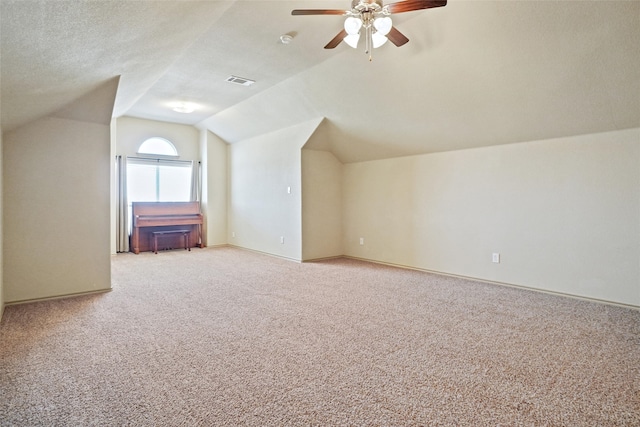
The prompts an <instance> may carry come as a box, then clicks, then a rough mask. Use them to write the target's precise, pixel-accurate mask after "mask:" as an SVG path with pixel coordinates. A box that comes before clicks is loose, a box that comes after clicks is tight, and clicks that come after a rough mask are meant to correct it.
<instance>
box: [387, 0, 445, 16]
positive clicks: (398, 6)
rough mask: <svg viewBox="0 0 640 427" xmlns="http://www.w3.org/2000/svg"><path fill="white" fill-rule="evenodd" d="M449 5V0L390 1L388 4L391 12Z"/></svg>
mask: <svg viewBox="0 0 640 427" xmlns="http://www.w3.org/2000/svg"><path fill="white" fill-rule="evenodd" d="M446 5H447V0H406V1H399V2H396V3H390V4H388V5H387V6H386V8H387V10H388V11H389V12H390V13H402V12H411V11H413V10H420V9H431V8H432V7H442V6H446Z"/></svg>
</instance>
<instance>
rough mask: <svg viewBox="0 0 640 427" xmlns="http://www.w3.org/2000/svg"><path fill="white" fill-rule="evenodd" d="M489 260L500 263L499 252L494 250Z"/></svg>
mask: <svg viewBox="0 0 640 427" xmlns="http://www.w3.org/2000/svg"><path fill="white" fill-rule="evenodd" d="M491 260H492V261H493V262H495V263H496V264H500V254H499V253H497V252H494V253H493V256H492V258H491Z"/></svg>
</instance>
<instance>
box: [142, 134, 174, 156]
mask: <svg viewBox="0 0 640 427" xmlns="http://www.w3.org/2000/svg"><path fill="white" fill-rule="evenodd" d="M138 154H155V155H160V156H172V157H178V150H176V147H175V146H174V145H173V144H172V143H171V141H169V140H168V139H164V138H160V137H159V136H154V137H153V138H149V139H147V140H145V141H144V142H143V143H142V144H140V148H138Z"/></svg>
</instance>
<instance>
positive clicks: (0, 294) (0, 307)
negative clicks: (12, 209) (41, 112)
mask: <svg viewBox="0 0 640 427" xmlns="http://www.w3.org/2000/svg"><path fill="white" fill-rule="evenodd" d="M2 151H3V150H2V128H1V127H0V322H1V321H2V314H3V313H4V291H3V289H4V284H3V280H2V277H3V276H4V268H3V264H2V258H3V256H2V253H3V244H2V241H3V239H4V237H3V223H4V221H3V220H2V217H3V216H4V215H3V212H4V211H3V210H2V207H3V204H2V200H3V199H4V197H3V193H4V191H3V187H2V175H3V169H2Z"/></svg>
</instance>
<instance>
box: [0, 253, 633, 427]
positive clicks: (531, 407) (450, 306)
mask: <svg viewBox="0 0 640 427" xmlns="http://www.w3.org/2000/svg"><path fill="white" fill-rule="evenodd" d="M112 271H113V275H112V281H113V291H112V292H109V293H106V294H99V295H93V296H84V297H77V298H71V299H65V300H55V301H45V302H39V303H32V304H24V305H16V306H8V307H7V308H6V310H5V315H4V318H3V320H2V324H1V325H0V425H2V426H13V425H16V426H23V425H25V426H27V425H28V426H37V425H46V426H84V425H97V426H115V425H135V426H160V425H171V426H180V425H184V426H208V425H212V426H218V425H220V426H222V425H229V426H239V425H247V426H298V425H299V426H419V425H424V426H427V425H428V426H453V425H458V426H499V425H500V426H638V425H640V312H639V311H637V310H633V309H628V308H623V307H617V306H613V305H606V304H600V303H594V302H588V301H582V300H577V299H572V298H566V297H560V296H555V295H548V294H544V293H538V292H532V291H526V290H522V289H515V288H509V287H504V286H498V285H492V284H484V283H480V282H475V281H469V280H461V279H457V278H452V277H446V276H440V275H434V274H428V273H424V272H418V271H411V270H402V269H398V268H393V267H388V266H382V265H376V264H371V263H366V262H361V261H356V260H349V259H336V260H328V261H323V262H314V263H296V262H292V261H287V260H283V259H278V258H274V257H269V256H266V255H262V254H257V253H253V252H249V251H245V250H241V249H237V248H228V247H227V248H208V249H194V250H192V251H191V252H187V251H171V252H161V253H159V254H157V255H154V254H152V253H143V254H140V255H132V254H122V255H118V256H116V257H114V258H113V263H112Z"/></svg>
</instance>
